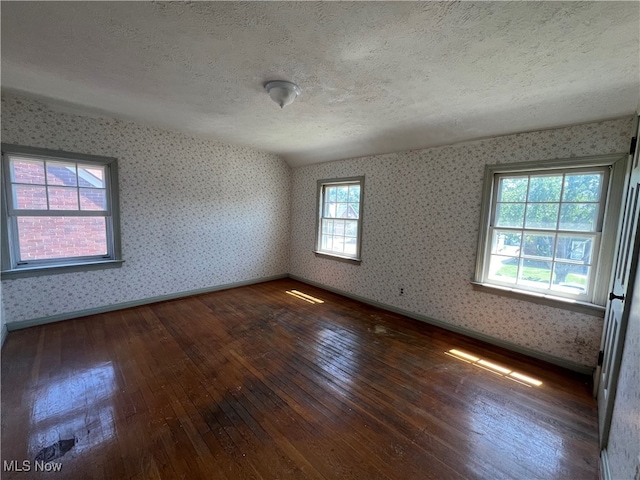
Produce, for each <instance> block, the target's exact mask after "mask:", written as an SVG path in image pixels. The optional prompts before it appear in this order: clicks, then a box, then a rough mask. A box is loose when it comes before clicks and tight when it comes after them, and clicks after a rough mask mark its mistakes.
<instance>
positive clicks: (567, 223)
mask: <svg viewBox="0 0 640 480" xmlns="http://www.w3.org/2000/svg"><path fill="white" fill-rule="evenodd" d="M597 215H598V205H597V204H595V203H567V204H564V205H562V207H561V208H560V230H577V231H580V232H593V231H595V229H596V221H597Z"/></svg>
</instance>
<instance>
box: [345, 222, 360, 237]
mask: <svg viewBox="0 0 640 480" xmlns="http://www.w3.org/2000/svg"><path fill="white" fill-rule="evenodd" d="M344 233H345V235H349V236H351V237H356V236H358V222H357V221H354V220H347V221H346V222H345V230H344Z"/></svg>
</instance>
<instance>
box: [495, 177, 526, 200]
mask: <svg viewBox="0 0 640 480" xmlns="http://www.w3.org/2000/svg"><path fill="white" fill-rule="evenodd" d="M528 182H529V179H528V178H527V177H508V178H501V179H500V182H499V183H498V201H499V202H524V201H525V200H526V198H527V184H528Z"/></svg>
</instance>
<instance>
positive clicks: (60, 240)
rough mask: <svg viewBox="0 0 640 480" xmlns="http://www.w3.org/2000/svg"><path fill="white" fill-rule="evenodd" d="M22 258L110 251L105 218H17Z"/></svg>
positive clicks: (61, 256)
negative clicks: (108, 249)
mask: <svg viewBox="0 0 640 480" xmlns="http://www.w3.org/2000/svg"><path fill="white" fill-rule="evenodd" d="M17 220H18V238H19V243H20V260H21V261H27V260H42V259H48V258H67V257H84V256H92V255H106V254H107V228H106V220H105V218H104V217H18V219H17Z"/></svg>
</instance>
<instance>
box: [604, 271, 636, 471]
mask: <svg viewBox="0 0 640 480" xmlns="http://www.w3.org/2000/svg"><path fill="white" fill-rule="evenodd" d="M634 290H635V293H634V295H633V297H632V300H631V302H632V303H631V311H630V313H629V325H628V326H627V335H626V339H625V344H624V351H623V353H622V364H621V365H620V376H619V377H618V389H617V393H616V399H615V407H614V408H613V417H612V419H611V431H610V433H609V445H608V446H607V451H608V453H609V464H610V467H611V478H614V479H629V480H631V479H633V480H640V269H638V270H637V272H636V280H635V288H634Z"/></svg>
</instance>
